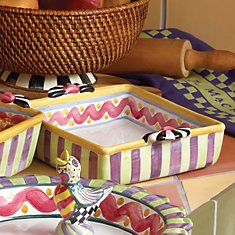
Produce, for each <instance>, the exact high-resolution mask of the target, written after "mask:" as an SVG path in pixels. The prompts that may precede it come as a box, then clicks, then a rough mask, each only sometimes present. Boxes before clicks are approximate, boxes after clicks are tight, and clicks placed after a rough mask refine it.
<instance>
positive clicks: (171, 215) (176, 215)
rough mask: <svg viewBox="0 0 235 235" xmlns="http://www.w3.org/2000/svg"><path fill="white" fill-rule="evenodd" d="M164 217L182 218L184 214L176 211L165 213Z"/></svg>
mask: <svg viewBox="0 0 235 235" xmlns="http://www.w3.org/2000/svg"><path fill="white" fill-rule="evenodd" d="M165 217H166V219H174V218H175V217H178V218H184V217H185V215H184V213H182V212H176V213H172V214H168V215H165Z"/></svg>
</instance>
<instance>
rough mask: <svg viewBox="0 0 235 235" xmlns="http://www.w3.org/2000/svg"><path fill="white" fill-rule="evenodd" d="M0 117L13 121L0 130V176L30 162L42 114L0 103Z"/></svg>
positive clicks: (23, 166)
mask: <svg viewBox="0 0 235 235" xmlns="http://www.w3.org/2000/svg"><path fill="white" fill-rule="evenodd" d="M0 118H9V119H11V120H12V121H14V123H15V125H14V126H12V127H10V128H7V129H5V130H3V131H0V176H12V175H15V174H17V173H18V172H20V171H22V170H24V169H26V168H27V167H28V166H29V165H30V164H31V162H32V160H33V157H34V154H35V149H36V145H37V141H38V136H39V131H40V127H41V123H42V119H43V114H41V113H39V112H38V111H34V110H31V109H23V108H20V107H18V106H15V105H6V104H3V103H0Z"/></svg>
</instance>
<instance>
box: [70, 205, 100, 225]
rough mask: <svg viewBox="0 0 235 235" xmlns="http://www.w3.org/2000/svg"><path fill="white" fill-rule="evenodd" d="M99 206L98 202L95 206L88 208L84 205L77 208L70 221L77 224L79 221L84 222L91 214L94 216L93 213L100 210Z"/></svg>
mask: <svg viewBox="0 0 235 235" xmlns="http://www.w3.org/2000/svg"><path fill="white" fill-rule="evenodd" d="M98 208H99V206H98V205H97V204H96V205H93V206H89V207H86V208H83V207H80V208H76V209H75V212H74V214H73V215H72V217H71V218H70V222H71V223H72V224H75V223H77V222H78V223H83V222H84V221H85V220H87V219H88V218H89V217H90V216H92V215H93V213H95V212H96V211H97V210H98Z"/></svg>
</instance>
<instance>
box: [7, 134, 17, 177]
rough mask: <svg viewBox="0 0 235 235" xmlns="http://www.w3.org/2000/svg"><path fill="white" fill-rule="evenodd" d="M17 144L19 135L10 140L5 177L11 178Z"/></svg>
mask: <svg viewBox="0 0 235 235" xmlns="http://www.w3.org/2000/svg"><path fill="white" fill-rule="evenodd" d="M18 142H19V135H16V136H14V137H13V138H12V140H11V147H10V151H9V155H8V159H7V166H6V167H7V168H6V173H5V175H6V176H11V175H12V167H13V162H14V159H15V155H16V151H17V146H18Z"/></svg>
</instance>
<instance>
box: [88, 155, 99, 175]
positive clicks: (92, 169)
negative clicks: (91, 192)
mask: <svg viewBox="0 0 235 235" xmlns="http://www.w3.org/2000/svg"><path fill="white" fill-rule="evenodd" d="M97 177H98V155H97V154H96V153H94V152H92V151H90V155H89V178H90V179H97Z"/></svg>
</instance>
